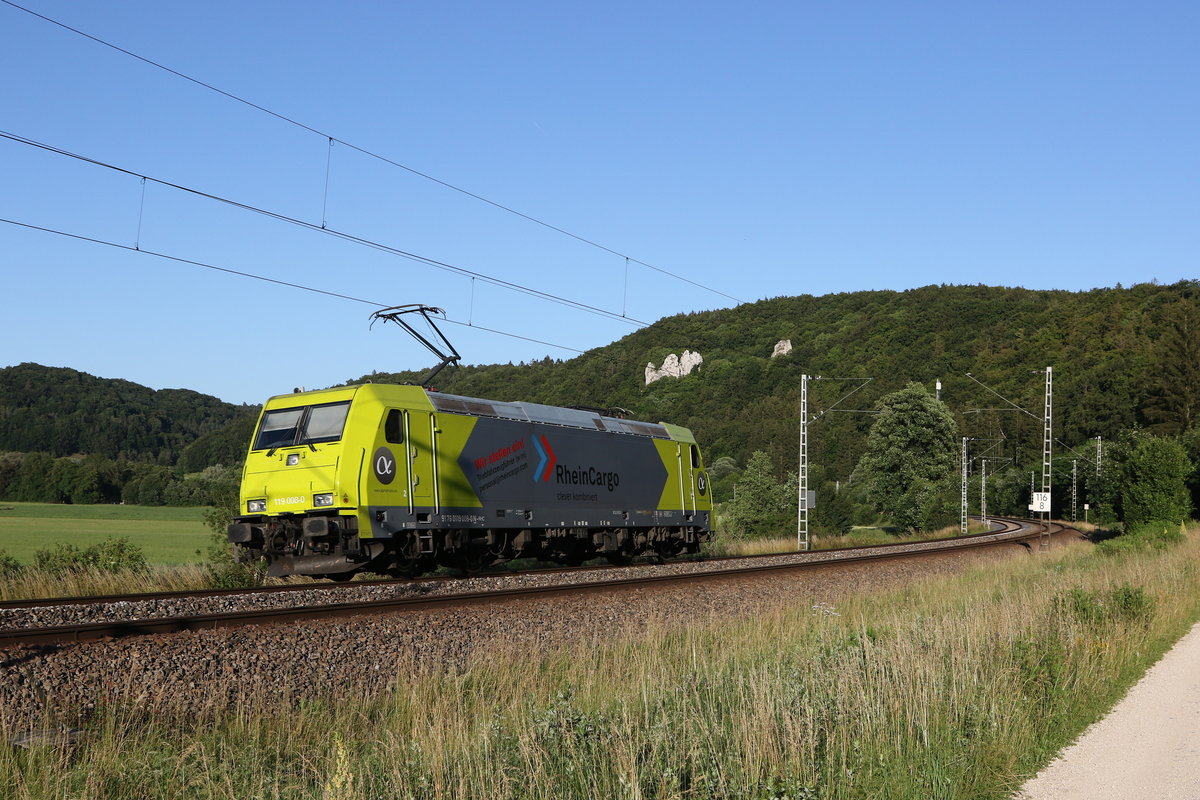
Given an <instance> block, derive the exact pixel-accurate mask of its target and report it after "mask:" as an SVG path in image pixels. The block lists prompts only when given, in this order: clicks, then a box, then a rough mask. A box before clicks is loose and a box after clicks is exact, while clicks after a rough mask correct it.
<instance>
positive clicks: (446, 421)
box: [228, 384, 712, 579]
mask: <svg viewBox="0 0 1200 800" xmlns="http://www.w3.org/2000/svg"><path fill="white" fill-rule="evenodd" d="M239 503H240V513H239V515H238V516H237V517H235V518H234V520H233V523H232V524H231V525H230V526H229V531H228V537H229V541H231V542H232V543H233V544H234V545H235V546H236V549H237V552H238V554H239V558H241V559H243V560H252V559H258V558H265V559H266V561H267V562H268V570H267V573H268V575H273V576H280V575H293V574H304V575H319V576H325V577H330V578H335V579H348V578H350V577H352V576H353V574H354V573H356V572H361V571H371V572H377V573H391V574H417V573H420V572H422V571H427V570H430V569H433V568H435V567H437V566H439V565H445V566H461V567H466V568H478V567H480V566H483V565H486V564H488V563H492V562H496V561H501V560H506V559H513V558H527V557H536V558H540V559H544V560H551V561H557V562H561V563H568V564H577V563H581V562H582V561H584V560H586V559H589V558H594V557H599V556H603V557H607V558H608V559H609V560H611V561H613V562H615V563H620V562H622V561H627V560H628V559H630V558H632V557H633V556H636V555H639V554H657V555H659V556H664V557H665V556H671V555H676V554H679V553H683V552H696V551H698V550H699V548H700V545H701V543H702V542H703V541H705V540H706V539H707V538H708V536H709V529H710V522H711V514H712V500H711V496H710V494H709V485H708V476H707V473H706V472H705V470H704V464H703V460H702V458H701V455H700V449H699V447H698V446H697V444H696V440H695V438H694V437H693V436H692V433H691V431H689V430H688V429H686V428H682V427H679V426H676V425H670V424H667V423H650V422H636V421H632V420H626V419H620V418H617V417H614V416H608V415H605V414H602V413H599V412H595V411H587V410H579V409H573V408H559V407H555V406H546V405H539V404H536V403H520V402H498V401H493V400H482V399H478V398H472V397H460V396H456V395H450V394H444V393H440V392H435V391H431V390H429V389H426V388H423V387H421V386H407V385H405V386H400V385H388V384H364V385H361V386H350V387H343V388H336V389H326V390H321V391H312V392H299V393H295V394H289V395H280V396H277V397H272V398H271V399H270V400H268V401H267V403H266V404H265V405H264V406H263V411H262V414H261V416H260V417H259V421H258V426H257V428H256V430H255V433H254V437H253V439H252V440H251V442H250V448H249V452H248V454H247V456H246V465H245V468H244V471H243V474H242V485H241V495H240V500H239Z"/></svg>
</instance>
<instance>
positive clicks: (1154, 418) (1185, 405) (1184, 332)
mask: <svg viewBox="0 0 1200 800" xmlns="http://www.w3.org/2000/svg"><path fill="white" fill-rule="evenodd" d="M1167 318H1168V324H1167V327H1166V330H1165V331H1164V332H1163V335H1162V338H1161V339H1160V340H1159V342H1158V348H1157V351H1158V356H1159V358H1158V363H1157V365H1156V368H1155V372H1156V375H1155V380H1154V390H1153V392H1152V393H1151V395H1150V397H1149V399H1148V401H1147V403H1146V408H1145V414H1146V418H1147V419H1148V420H1150V421H1151V422H1152V423H1153V424H1152V425H1151V430H1153V431H1156V432H1158V433H1179V432H1182V431H1186V430H1189V429H1191V428H1192V427H1194V426H1195V425H1196V422H1197V420H1200V308H1198V307H1197V305H1196V301H1194V300H1184V301H1181V302H1179V303H1177V304H1175V305H1174V306H1173V307H1171V309H1170V311H1169V312H1168V315H1167Z"/></svg>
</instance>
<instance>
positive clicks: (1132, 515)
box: [1121, 436, 1193, 526]
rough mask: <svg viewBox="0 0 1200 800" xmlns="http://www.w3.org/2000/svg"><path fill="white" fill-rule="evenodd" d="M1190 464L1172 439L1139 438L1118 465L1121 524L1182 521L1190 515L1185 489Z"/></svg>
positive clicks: (1189, 473)
mask: <svg viewBox="0 0 1200 800" xmlns="http://www.w3.org/2000/svg"><path fill="white" fill-rule="evenodd" d="M1192 470H1193V465H1192V463H1191V462H1190V461H1189V460H1188V457H1187V452H1186V451H1185V450H1184V448H1183V445H1181V444H1180V443H1179V442H1177V441H1175V440H1174V439H1163V438H1159V437H1155V436H1142V437H1139V439H1138V440H1137V442H1136V444H1134V446H1133V448H1132V449H1131V451H1130V452H1129V455H1128V457H1127V458H1126V459H1124V463H1123V464H1122V472H1123V476H1122V481H1121V508H1122V512H1123V514H1124V520H1125V524H1126V525H1129V526H1136V525H1141V524H1144V523H1147V522H1175V523H1178V522H1182V521H1183V520H1185V519H1187V518H1188V517H1189V516H1191V513H1192V497H1191V493H1190V492H1189V491H1188V488H1187V480H1188V477H1189V476H1190V475H1191V474H1192Z"/></svg>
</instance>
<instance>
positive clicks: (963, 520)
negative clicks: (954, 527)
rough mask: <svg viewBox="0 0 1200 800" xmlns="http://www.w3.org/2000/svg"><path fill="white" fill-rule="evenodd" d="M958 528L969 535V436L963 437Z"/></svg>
mask: <svg viewBox="0 0 1200 800" xmlns="http://www.w3.org/2000/svg"><path fill="white" fill-rule="evenodd" d="M958 530H959V533H960V534H961V535H962V536H966V535H967V437H965V436H964V437H963V446H962V513H961V514H960V515H959V522H958Z"/></svg>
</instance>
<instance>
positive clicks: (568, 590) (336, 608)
mask: <svg viewBox="0 0 1200 800" xmlns="http://www.w3.org/2000/svg"><path fill="white" fill-rule="evenodd" d="M1005 522H1006V523H1009V524H1015V525H1016V526H1017V527H1016V528H1015V529H1012V528H1009V529H1005V530H1002V531H993V532H990V533H988V534H984V535H983V536H973V537H970V540H967V541H964V539H965V538H966V537H958V538H954V539H939V540H933V541H932V542H928V543H926V544H927V545H932V546H924V547H918V548H917V549H908V550H904V551H900V552H895V551H894V548H892V547H890V546H880V545H876V546H869V547H866V548H855V549H858V550H863V549H871V550H877V551H882V552H875V553H860V554H849V555H842V556H840V557H835V558H822V559H815V560H803V561H795V562H791V563H786V564H759V565H755V566H743V567H735V568H727V569H718V570H705V571H698V572H688V573H674V574H668V575H653V576H642V577H636V578H622V579H616V580H606V581H593V582H589V583H576V584H561V583H560V584H551V585H546V586H533V587H520V588H516V589H503V590H494V591H484V592H464V593H458V594H447V595H439V596H435V597H409V598H399V599H390V600H375V601H361V602H352V603H338V604H332V605H325V606H306V607H299V608H282V609H266V610H254V611H239V612H223V613H217V614H204V615H196V616H191V617H162V618H153V619H142V620H123V621H118V622H98V623H87V624H81V625H64V626H56V627H50V628H17V629H8V630H0V649H8V648H12V647H21V646H46V645H59V644H64V643H79V642H92V641H99V640H109V639H115V638H122V637H127V636H145V635H151V634H165V633H179V632H182V631H196V630H208V629H215V628H233V627H242V626H245V625H259V624H278V623H283V622H295V621H301V620H305V621H307V620H314V619H331V618H338V617H353V616H362V615H366V614H379V613H394V612H400V611H406V610H413V609H420V610H425V609H434V608H446V607H455V606H467V605H480V604H488V603H496V602H497V601H509V600H520V599H527V598H536V597H550V596H559V595H568V594H570V595H580V594H587V593H596V592H604V591H610V590H614V589H621V588H625V587H630V586H647V585H658V584H664V583H675V582H678V583H687V582H698V581H706V580H713V579H726V578H735V577H739V576H752V575H757V574H764V573H768V572H782V571H790V570H796V569H820V568H828V567H834V566H843V565H847V564H860V563H866V562H871V561H883V560H888V559H903V558H916V557H921V556H929V555H945V554H949V553H953V552H957V551H962V550H967V549H976V548H981V547H992V546H997V545H1004V544H1013V543H1020V542H1022V541H1024V540H1025V539H1033V538H1037V537H1040V536H1042V535H1043V534H1044V533H1057V532H1059V531H1061V530H1064V529H1065V528H1064V527H1063V526H1061V525H1058V524H1057V523H1051V524H1050V525H1049V526H1047V525H1044V524H1043V523H1038V522H1024V521H1017V520H1005ZM985 537H987V538H985ZM910 546H911V543H910ZM817 552H818V553H819V554H821V555H824V554H826V553H834V554H836V553H837V552H838V551H832V550H830V551H817Z"/></svg>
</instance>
